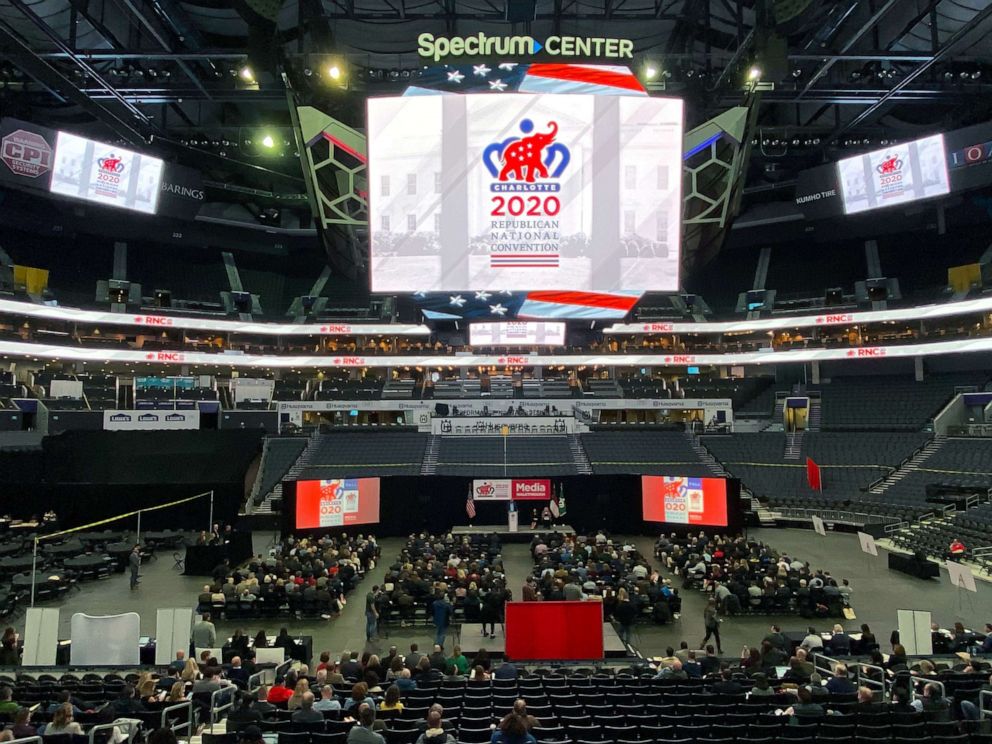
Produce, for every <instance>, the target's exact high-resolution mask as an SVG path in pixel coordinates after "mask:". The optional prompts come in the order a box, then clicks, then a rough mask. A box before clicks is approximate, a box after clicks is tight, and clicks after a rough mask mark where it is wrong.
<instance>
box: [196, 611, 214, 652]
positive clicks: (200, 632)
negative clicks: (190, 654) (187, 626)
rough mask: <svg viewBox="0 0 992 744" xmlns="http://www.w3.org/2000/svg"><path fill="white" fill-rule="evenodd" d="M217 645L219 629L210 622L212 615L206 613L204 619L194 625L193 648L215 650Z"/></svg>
mask: <svg viewBox="0 0 992 744" xmlns="http://www.w3.org/2000/svg"><path fill="white" fill-rule="evenodd" d="M216 645H217V628H215V627H214V624H213V623H212V622H210V613H204V614H203V618H202V619H201V620H200V622H198V623H194V625H193V648H194V650H196V649H203V648H215V647H216Z"/></svg>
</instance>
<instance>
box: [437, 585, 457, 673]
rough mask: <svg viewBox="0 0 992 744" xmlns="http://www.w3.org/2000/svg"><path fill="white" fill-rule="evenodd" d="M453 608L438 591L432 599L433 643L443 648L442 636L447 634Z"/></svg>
mask: <svg viewBox="0 0 992 744" xmlns="http://www.w3.org/2000/svg"><path fill="white" fill-rule="evenodd" d="M454 610H455V608H454V607H452V606H451V602H449V601H448V598H447V597H446V596H445V595H444V594H443V593H439V594H438V596H437V597H436V598H435V599H434V607H433V613H434V626H435V632H434V643H436V644H437V645H438V646H440V647H441V648H444V637H445V636H446V635H448V626H449V625H450V624H451V615H452V613H453V612H454ZM442 658H443V657H442Z"/></svg>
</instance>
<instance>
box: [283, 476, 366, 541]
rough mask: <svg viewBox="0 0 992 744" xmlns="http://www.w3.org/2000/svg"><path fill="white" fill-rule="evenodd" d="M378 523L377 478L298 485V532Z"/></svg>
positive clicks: (313, 481) (322, 481)
mask: <svg viewBox="0 0 992 744" xmlns="http://www.w3.org/2000/svg"><path fill="white" fill-rule="evenodd" d="M378 523H379V479H378V478H336V479H332V480H302V481H297V482H296V529H298V530H309V529H320V528H321V527H349V526H351V525H357V524H378Z"/></svg>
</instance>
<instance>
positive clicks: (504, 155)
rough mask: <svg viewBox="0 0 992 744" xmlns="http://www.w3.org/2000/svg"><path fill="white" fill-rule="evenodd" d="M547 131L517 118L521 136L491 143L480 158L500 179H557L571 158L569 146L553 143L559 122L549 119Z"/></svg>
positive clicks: (493, 174) (490, 171)
mask: <svg viewBox="0 0 992 744" xmlns="http://www.w3.org/2000/svg"><path fill="white" fill-rule="evenodd" d="M547 126H548V131H546V132H535V131H534V122H533V121H531V120H530V119H522V120H521V121H520V131H521V132H522V133H523V134H524V135H525V136H523V137H508V138H507V139H505V140H503V141H502V142H494V143H492V144H491V145H489V146H488V147H486V149H485V150H484V151H483V153H482V161H483V163H485V166H486V169H487V170H488V171H489V173H490V174H492V176H493V178H496V179H498V180H499V181H526V182H527V183H534V181H535V180H536V179H538V178H558V177H560V176H561V174H562V173H563V172H564V170H565V168H566V167H567V166H568V163H569V161H570V160H571V159H572V155H571V153H570V152H569V151H568V148H567V147H566V146H565V145H563V144H562V143H560V142H555V137H557V136H558V123H557V122H554V121H549V122H548V125H547Z"/></svg>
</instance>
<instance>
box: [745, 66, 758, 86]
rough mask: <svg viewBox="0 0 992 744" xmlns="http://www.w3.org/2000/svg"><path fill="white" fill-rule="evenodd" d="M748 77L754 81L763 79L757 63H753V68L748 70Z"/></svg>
mask: <svg viewBox="0 0 992 744" xmlns="http://www.w3.org/2000/svg"><path fill="white" fill-rule="evenodd" d="M747 79H748V80H750V81H751V82H752V83H753V82H756V81H758V80H761V68H760V67H758V66H757V65H752V67H751V69H750V70H748V71H747Z"/></svg>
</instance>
